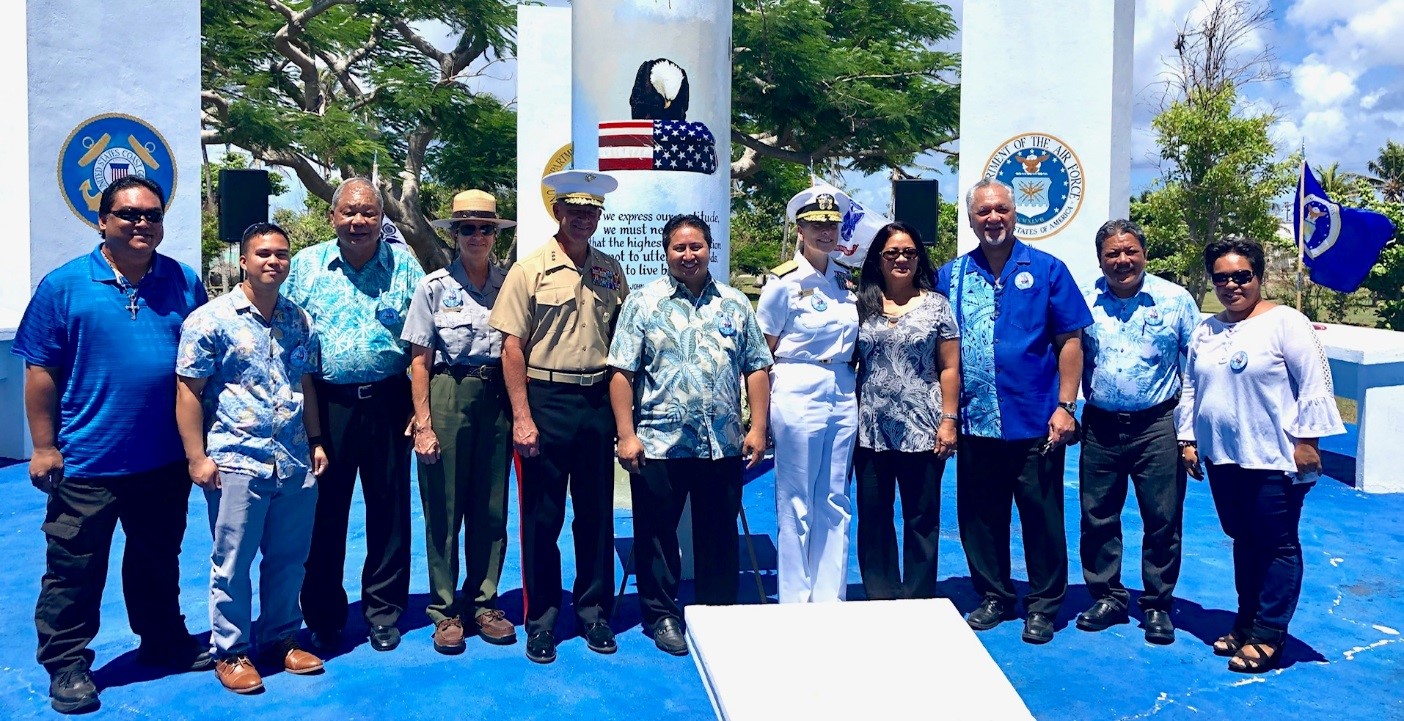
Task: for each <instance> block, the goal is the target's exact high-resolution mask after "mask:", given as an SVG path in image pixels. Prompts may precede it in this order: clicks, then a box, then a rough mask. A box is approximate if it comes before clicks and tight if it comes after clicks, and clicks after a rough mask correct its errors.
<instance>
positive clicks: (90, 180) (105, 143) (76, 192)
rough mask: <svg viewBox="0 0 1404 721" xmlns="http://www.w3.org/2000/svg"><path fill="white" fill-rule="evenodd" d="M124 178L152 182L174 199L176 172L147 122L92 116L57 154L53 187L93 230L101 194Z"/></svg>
mask: <svg viewBox="0 0 1404 721" xmlns="http://www.w3.org/2000/svg"><path fill="white" fill-rule="evenodd" d="M124 175H140V176H142V177H145V178H149V179H151V180H154V181H156V182H157V183H158V184H159V185H160V186H161V189H162V190H165V191H166V207H168V208H169V207H170V203H171V198H173V197H175V189H176V166H175V158H174V157H172V156H171V146H170V144H168V143H167V142H166V139H165V138H163V137H161V133H159V132H157V130H156V128H153V127H151V125H150V124H148V123H147V122H146V121H144V120H142V119H140V118H135V117H132V116H130V115H123V114H121V113H107V114H105V115H97V116H94V117H91V118H88V119H87V120H84V121H83V122H81V123H79V124H78V127H76V128H74V129H73V132H72V133H70V134H69V136H68V140H66V141H64V143H63V148H62V150H60V151H59V161H58V182H59V188H60V189H61V190H62V191H63V197H64V199H65V200H67V201H68V207H69V208H72V209H73V212H74V214H76V215H77V216H78V217H79V218H82V219H83V221H84V222H86V223H87V224H88V225H91V226H93V227H94V228H96V227H97V221H98V216H97V211H98V203H99V201H100V200H101V198H102V191H103V190H104V189H105V188H107V186H108V185H111V184H112V181H114V180H117V179H118V178H121V177H122V176H124Z"/></svg>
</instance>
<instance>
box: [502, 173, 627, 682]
mask: <svg viewBox="0 0 1404 721" xmlns="http://www.w3.org/2000/svg"><path fill="white" fill-rule="evenodd" d="M542 182H543V183H545V184H546V185H547V186H548V187H550V188H551V189H552V190H554V191H555V194H556V196H555V202H554V203H553V204H552V206H551V207H552V212H553V213H554V214H555V216H556V220H557V221H558V222H559V223H560V230H559V231H558V232H557V233H556V235H555V237H554V238H552V239H551V240H550V241H548V242H547V243H546V244H545V245H544V246H542V248H541V249H540V250H538V251H536V252H535V253H532V254H531V255H529V256H527V257H525V258H522V259H521V260H519V261H517V264H516V265H514V266H513V267H512V270H511V271H509V272H508V274H507V279H506V281H504V282H503V284H502V290H501V291H500V292H499V294H498V297H497V304H496V305H495V306H494V307H493V311H492V316H491V317H490V319H489V321H488V322H489V324H490V325H491V326H492V327H493V328H496V329H497V330H500V331H502V333H503V341H502V372H503V378H504V379H505V380H506V384H507V396H508V398H509V399H510V400H511V404H512V442H513V446H514V449H515V451H516V454H517V484H518V489H519V496H520V499H521V531H522V596H523V606H524V607H525V612H524V615H525V616H526V627H527V646H526V655H527V658H529V659H531V660H532V661H535V662H537V663H551V662H552V661H555V660H556V638H555V632H554V627H555V623H556V617H557V616H558V615H559V614H560V606H561V554H560V551H559V549H558V548H557V546H556V542H557V539H558V538H559V537H560V534H561V527H562V525H563V524H564V523H565V500H566V488H567V482H569V488H570V496H571V502H572V504H573V508H574V510H575V521H574V523H573V524H572V526H571V528H572V531H573V532H574V534H575V569H576V573H575V585H574V589H573V593H574V598H575V614H576V618H577V620H578V621H579V624H580V627H581V632H582V634H583V635H584V636H585V641H586V643H587V645H588V646H589V647H590V650H592V651H595V652H597V653H614V652H615V651H616V650H617V647H616V646H615V642H614V632H613V631H612V630H610V627H609V617H610V613H611V612H612V610H613V606H614V595H613V590H614V557H613V553H614V458H613V452H612V451H613V448H614V416H613V414H612V412H611V409H610V405H609V384H608V382H607V381H608V374H607V371H606V366H605V361H606V359H607V358H608V356H609V343H610V338H611V337H612V336H613V331H614V324H615V319H616V316H617V315H618V313H619V307H620V305H622V304H623V302H624V297H625V296H626V295H628V293H629V284H628V281H627V280H626V279H625V277H624V269H623V267H621V266H620V265H619V261H617V260H615V259H614V258H612V257H610V256H608V255H605V254H604V253H602V252H600V251H599V250H597V249H595V248H594V247H592V246H591V245H590V236H592V235H594V234H595V229H596V228H598V227H599V223H600V215H601V213H602V212H603V210H604V196H605V194H606V193H609V192H610V191H612V190H614V189H615V188H616V187H617V185H618V184H617V183H616V182H615V180H614V178H611V177H609V176H608V175H604V174H601V173H598V172H594V171H580V170H568V171H562V172H559V173H552V174H551V175H548V176H546V177H545V178H544V179H543V180H542ZM538 422H539V423H538Z"/></svg>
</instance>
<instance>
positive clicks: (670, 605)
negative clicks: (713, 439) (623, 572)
mask: <svg viewBox="0 0 1404 721" xmlns="http://www.w3.org/2000/svg"><path fill="white" fill-rule="evenodd" d="M639 470H640V472H639V473H634V474H631V475H630V476H629V490H630V494H631V496H632V497H633V501H634V568H635V569H637V573H638V579H639V605H640V607H641V608H642V609H643V620H644V625H645V626H646V627H648V628H652V627H653V626H654V625H655V624H657V623H658V622H659V621H661V620H663V619H664V618H667V617H669V616H672V617H673V618H677V619H681V618H682V607H681V606H679V605H678V601H677V597H678V577H679V576H680V575H681V574H682V558H681V555H680V552H679V550H678V521H679V520H680V519H681V518H682V511H683V505H684V503H686V501H687V499H688V497H689V496H691V498H692V539H693V544H692V548H693V570H694V571H695V575H696V599H697V603H699V604H702V605H704V606H729V605H732V604H735V603H736V594H737V591H738V590H739V589H740V575H739V574H740V573H741V567H740V564H739V561H738V560H737V554H738V552H739V551H740V548H741V546H740V543H739V539H738V537H737V535H736V517H737V515H738V514H739V513H740V511H741V482H742V462H741V457H740V456H736V457H732V458H719V459H717V460H712V459H710V458H671V459H667V460H659V459H653V458H650V459H648V460H647V461H645V462H644V464H643V467H642V468H640V469H639Z"/></svg>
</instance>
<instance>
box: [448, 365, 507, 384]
mask: <svg viewBox="0 0 1404 721" xmlns="http://www.w3.org/2000/svg"><path fill="white" fill-rule="evenodd" d="M434 373H436V374H438V373H443V374H444V375H450V376H453V377H454V378H457V379H458V380H463V379H464V378H481V379H483V380H492V379H493V378H501V377H502V366H501V365H499V364H496V363H494V364H492V365H480V366H475V365H463V364H457V365H454V364H449V363H435V364H434Z"/></svg>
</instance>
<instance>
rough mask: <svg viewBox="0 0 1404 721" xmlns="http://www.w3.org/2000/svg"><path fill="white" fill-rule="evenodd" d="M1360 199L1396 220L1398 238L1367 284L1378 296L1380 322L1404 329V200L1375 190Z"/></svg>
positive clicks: (1396, 236)
mask: <svg viewBox="0 0 1404 721" xmlns="http://www.w3.org/2000/svg"><path fill="white" fill-rule="evenodd" d="M1365 182H1367V183H1369V181H1368V180H1367V181H1365ZM1369 184H1370V185H1371V186H1374V184H1373V183H1369ZM1375 187H1377V186H1375ZM1359 201H1360V202H1359V205H1360V206H1361V207H1364V208H1367V209H1369V210H1374V211H1377V212H1380V213H1384V214H1385V215H1386V216H1388V217H1389V219H1390V220H1392V221H1394V238H1393V239H1392V240H1390V242H1389V243H1388V244H1387V245H1386V246H1385V249H1384V252H1383V253H1381V254H1380V259H1379V261H1378V262H1377V263H1375V267H1374V268H1372V269H1371V270H1370V275H1369V277H1367V278H1366V279H1365V283H1364V286H1363V287H1364V288H1365V289H1367V290H1369V291H1370V292H1371V293H1373V294H1374V296H1375V301H1376V304H1377V305H1376V308H1375V312H1376V316H1377V318H1378V321H1377V323H1376V324H1377V325H1378V326H1379V327H1381V328H1389V329H1391V330H1404V201H1399V200H1397V201H1390V200H1385V199H1383V198H1377V197H1375V195H1374V193H1363V194H1362V195H1361V197H1359Z"/></svg>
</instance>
